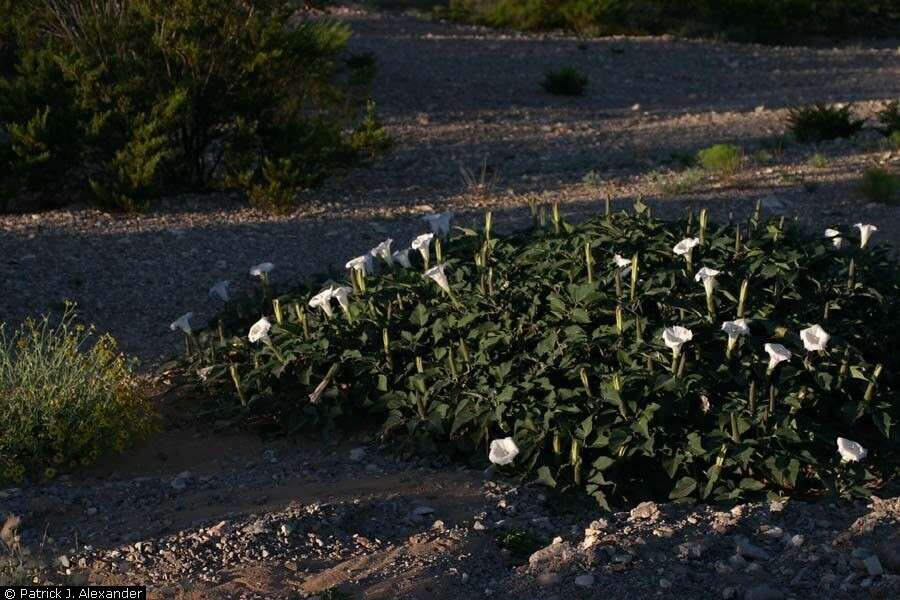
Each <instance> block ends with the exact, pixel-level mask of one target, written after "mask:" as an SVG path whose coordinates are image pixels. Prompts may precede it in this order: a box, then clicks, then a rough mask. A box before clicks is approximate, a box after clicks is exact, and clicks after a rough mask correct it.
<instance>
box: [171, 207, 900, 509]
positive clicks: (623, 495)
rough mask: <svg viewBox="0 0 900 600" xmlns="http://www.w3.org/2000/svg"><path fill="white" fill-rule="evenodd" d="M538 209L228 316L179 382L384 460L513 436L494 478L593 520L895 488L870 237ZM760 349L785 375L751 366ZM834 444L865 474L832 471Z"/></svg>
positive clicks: (878, 254) (469, 448)
mask: <svg viewBox="0 0 900 600" xmlns="http://www.w3.org/2000/svg"><path fill="white" fill-rule="evenodd" d="M540 212H541V213H542V214H543V211H540ZM551 214H552V215H553V217H552V218H551V219H550V220H549V221H548V222H547V223H546V225H543V224H542V222H543V219H540V218H538V219H536V221H537V222H536V224H535V225H534V227H532V228H531V229H529V230H527V231H523V232H520V233H516V234H513V235H509V236H496V235H494V234H492V233H491V231H490V226H489V224H490V223H491V222H492V219H490V218H487V217H486V219H485V224H486V225H485V228H484V229H481V230H476V229H467V228H456V229H455V230H454V235H452V236H448V237H447V238H445V239H443V240H442V241H438V238H433V239H430V238H428V237H427V236H425V237H420V238H417V241H416V244H415V246H417V247H418V248H419V249H420V250H419V252H416V251H415V250H412V251H410V252H408V254H406V257H407V258H408V259H409V261H408V264H409V267H408V268H403V267H402V266H401V265H402V263H401V259H402V257H403V256H404V255H403V253H402V252H401V253H400V254H396V255H394V254H391V252H390V251H391V241H390V240H388V241H386V242H385V244H383V245H380V247H378V248H376V249H373V251H372V252H371V253H370V254H366V255H365V256H363V257H359V259H355V263H352V262H351V263H350V264H351V265H352V264H357V265H358V269H359V270H357V269H356V268H353V269H352V270H351V271H349V272H348V279H349V281H348V282H347V283H340V284H335V283H328V284H326V286H327V287H326V288H325V289H324V290H322V289H321V288H319V287H318V286H315V287H302V288H300V289H296V290H293V291H290V292H283V291H282V292H279V291H278V290H275V291H274V292H273V294H274V295H275V297H274V300H273V302H272V304H271V306H272V308H269V307H268V306H267V305H266V304H265V303H262V304H261V302H262V298H265V297H271V296H269V295H268V294H266V295H264V296H260V297H258V298H255V299H249V300H247V301H244V302H234V303H232V305H229V307H228V308H227V309H226V310H225V311H224V312H223V313H222V314H221V324H222V325H221V329H217V330H215V331H208V332H207V331H204V332H201V333H200V334H199V335H198V336H197V339H196V343H195V344H194V347H195V348H196V350H195V352H194V354H193V357H192V358H191V359H190V360H188V362H187V363H186V367H187V371H186V372H187V373H189V374H193V373H195V372H196V373H198V374H199V375H200V376H202V379H203V380H204V381H205V384H206V385H207V386H208V387H209V390H210V398H211V399H212V398H214V399H215V400H211V402H215V405H214V406H215V407H217V408H218V410H219V411H222V413H223V414H226V415H228V416H229V418H232V417H235V416H241V417H243V418H245V419H246V420H247V422H248V423H252V424H253V425H254V426H259V427H265V428H267V429H271V428H276V429H280V430H283V431H303V430H314V431H321V430H323V429H325V430H327V429H328V428H329V427H347V426H352V425H353V424H354V423H367V424H371V423H373V422H378V423H380V424H381V427H382V435H383V436H384V438H385V439H390V440H392V443H395V444H401V443H405V444H407V445H409V446H413V447H416V446H418V447H425V448H440V449H441V450H443V451H444V452H447V453H448V454H450V455H455V456H468V457H473V456H475V457H479V456H480V457H481V458H480V459H479V460H481V461H484V458H483V457H484V455H485V453H486V452H487V448H488V446H489V445H493V444H494V442H497V443H498V449H501V448H499V446H500V442H498V439H499V438H506V437H510V438H512V442H513V443H514V444H515V445H516V446H517V448H518V450H519V452H518V454H517V455H513V453H512V451H511V450H510V449H509V447H508V446H509V442H503V444H504V445H505V446H506V448H504V449H502V450H505V456H506V459H505V460H504V459H503V458H502V456H503V455H504V454H503V453H502V452H501V453H499V454H497V455H496V456H497V458H496V459H495V460H496V461H497V462H498V463H499V464H506V463H507V462H509V463H510V466H509V467H502V466H501V467H500V468H502V469H511V470H512V471H511V472H518V473H519V474H521V475H522V476H523V477H525V478H528V479H537V480H538V481H540V482H542V483H543V484H545V485H550V486H556V487H557V488H559V489H583V490H586V491H587V492H588V493H590V494H591V495H593V496H594V497H595V498H596V499H597V500H598V501H599V502H601V504H604V505H605V504H607V502H609V501H611V500H615V501H627V502H631V501H634V500H637V499H641V498H648V497H655V498H670V499H673V500H679V501H687V500H688V499H693V500H713V499H718V500H727V499H735V498H740V497H746V496H748V495H753V494H755V493H757V492H759V491H761V490H768V491H769V492H771V493H773V494H793V493H799V494H822V493H826V492H829V491H841V492H844V493H864V492H865V489H866V485H868V484H872V483H875V482H879V481H882V482H883V481H889V480H890V479H891V478H892V476H894V474H896V470H897V465H898V464H900V463H898V461H897V459H898V438H897V432H896V427H895V424H896V422H897V419H898V417H900V414H898V413H900V407H898V405H897V404H896V403H895V402H894V401H893V398H894V397H895V395H896V393H897V384H896V381H897V379H896V373H897V369H898V368H900V355H898V354H897V352H896V348H897V347H898V343H900V334H898V332H897V330H896V328H893V327H884V323H886V322H891V321H892V320H893V315H895V314H897V311H898V309H900V306H898V301H900V271H898V269H897V265H896V263H895V262H893V259H891V258H890V254H889V251H888V249H886V248H885V247H884V246H882V245H878V244H877V243H876V241H875V240H869V237H870V235H871V233H872V231H871V229H869V228H861V229H860V230H861V231H865V233H866V237H865V242H864V243H863V242H862V240H861V239H860V242H859V244H857V243H856V239H858V238H856V236H855V235H854V234H853V233H852V232H851V229H850V228H849V227H848V228H847V230H846V231H844V232H842V233H840V234H839V235H840V236H841V237H842V240H843V242H842V244H835V243H834V240H833V239H826V238H822V237H816V238H811V237H807V236H806V235H804V234H803V233H802V232H800V231H799V230H797V229H795V228H792V227H790V226H789V225H786V224H785V223H784V222H783V220H781V221H778V220H773V221H771V222H768V223H763V222H761V220H760V218H759V216H758V210H757V213H756V214H755V215H754V217H753V218H752V219H751V220H750V222H747V223H744V222H742V223H737V224H734V225H716V224H713V223H709V222H708V219H706V217H705V214H704V215H701V218H699V219H691V220H688V221H685V220H681V221H672V222H663V221H659V220H656V219H653V218H651V217H650V215H649V209H648V208H647V207H646V206H644V205H643V204H640V203H639V204H637V205H636V207H635V211H634V213H625V212H622V213H612V214H609V215H608V216H603V217H599V218H595V219H593V220H590V221H587V222H585V223H584V224H581V225H579V226H577V227H576V226H572V225H570V224H568V223H566V222H565V221H564V220H563V219H562V217H561V216H560V213H559V210H558V207H554V210H552V211H551ZM446 219H447V215H444V217H443V219H441V218H437V219H432V221H431V223H432V225H433V226H434V228H435V230H436V231H437V232H438V233H440V232H446V231H449V229H450V228H449V224H448V223H446V222H442V220H443V221H445V220H446ZM876 235H877V234H876ZM683 238H687V239H683ZM836 246H841V248H840V249H838V248H836ZM688 247H693V249H692V250H691V251H690V252H687V250H686V249H687V248H688ZM678 252H681V254H678ZM389 255H390V256H393V258H392V261H393V263H392V265H391V264H388V263H387V261H386V260H384V259H382V258H373V256H374V257H384V256H389ZM426 256H427V259H426ZM623 257H626V258H623ZM340 258H341V259H342V260H341V262H343V259H344V257H340ZM376 262H377V264H376ZM426 265H428V267H429V268H428V270H426V271H425V273H424V275H423V269H425V267H426ZM701 268H705V269H717V270H719V271H720V273H719V274H718V277H717V278H715V277H714V274H713V273H711V272H710V271H709V270H703V269H701ZM376 270H377V271H378V272H377V274H376V273H375V271H376ZM704 277H705V278H707V280H708V282H707V283H706V284H704V283H703V279H702V278H704ZM331 278H332V279H333V280H335V279H340V277H339V276H338V275H337V274H335V273H332V274H331ZM444 278H446V279H444ZM709 278H712V279H711V280H710V279H709ZM323 279H324V277H323ZM714 283H715V284H714ZM335 286H341V287H335ZM707 288H708V290H709V291H708V292H707ZM275 300H277V302H275ZM260 306H262V310H263V312H264V314H265V315H266V317H265V320H263V319H260V320H259V321H257V322H256V323H255V324H253V326H252V328H251V323H252V321H253V320H255V319H256V317H255V316H254V317H253V318H250V319H248V318H247V315H248V313H249V314H253V313H252V312H251V311H252V310H253V309H256V310H257V311H258V310H259V309H260ZM326 309H327V313H326ZM256 314H259V312H257V313H256ZM241 315H244V317H243V318H242V317H241ZM736 319H746V322H732V323H731V324H730V325H729V326H727V327H729V328H731V330H733V331H732V334H731V335H732V336H733V339H734V344H733V346H731V347H730V349H729V346H728V345H727V344H726V341H727V339H728V338H727V335H726V333H727V331H728V330H726V331H723V322H731V321H734V320H736ZM814 324H818V325H820V326H821V327H822V328H823V329H824V330H825V332H827V335H828V336H830V337H826V333H825V332H818V330H817V329H815V328H813V329H809V328H810V327H811V326H812V325H814ZM676 325H677V326H680V327H684V328H687V329H689V330H690V331H691V332H692V339H690V340H689V341H687V342H684V344H683V345H681V346H679V345H678V339H673V338H672V336H673V335H674V336H676V337H678V336H681V339H686V338H687V337H689V336H688V335H687V333H686V332H683V331H681V330H671V329H669V330H667V328H672V327H673V326H676ZM740 326H746V329H743V330H742V331H738V330H739V329H742V327H740ZM808 329H809V330H808ZM248 331H250V332H251V334H250V335H249V336H248ZM664 336H666V337H664ZM810 336H811V337H810ZM251 340H252V341H251ZM667 340H668V343H667ZM766 344H780V345H783V346H784V350H789V351H790V352H791V353H792V356H791V358H790V359H789V360H787V361H786V362H782V363H780V364H774V365H771V366H770V364H771V363H770V361H771V357H767V350H766V349H765V345H766ZM810 344H812V345H810ZM807 347H809V348H811V349H809V350H807V349H805V348H807ZM818 348H823V349H818ZM770 350H772V351H773V352H782V350H781V349H780V348H770ZM838 436H840V437H846V438H850V439H852V440H854V441H856V442H859V443H860V444H862V445H863V446H865V447H866V448H867V449H868V452H869V456H868V458H867V459H866V460H865V461H863V462H852V463H842V462H841V461H840V460H839V458H838V454H837V449H836V447H835V438H836V437H838ZM510 461H511V462H510Z"/></svg>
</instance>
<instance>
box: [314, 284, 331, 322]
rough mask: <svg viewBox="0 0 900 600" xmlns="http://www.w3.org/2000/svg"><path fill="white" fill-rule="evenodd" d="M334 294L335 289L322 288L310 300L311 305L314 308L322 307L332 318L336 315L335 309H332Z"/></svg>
mask: <svg viewBox="0 0 900 600" xmlns="http://www.w3.org/2000/svg"><path fill="white" fill-rule="evenodd" d="M332 295H333V291H332V289H331V288H328V289H327V290H322V291H321V292H319V293H318V294H316V295H315V296H313V297H312V299H310V301H309V305H310V306H311V307H313V308H321V309H322V310H323V311H324V312H325V314H326V315H327V316H328V317H329V318H330V317H332V316H333V315H334V311H333V310H332V309H331V297H332Z"/></svg>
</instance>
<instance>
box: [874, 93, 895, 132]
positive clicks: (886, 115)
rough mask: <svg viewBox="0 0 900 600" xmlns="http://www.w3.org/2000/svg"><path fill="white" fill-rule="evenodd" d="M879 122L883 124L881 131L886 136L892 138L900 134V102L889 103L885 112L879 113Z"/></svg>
mask: <svg viewBox="0 0 900 600" xmlns="http://www.w3.org/2000/svg"><path fill="white" fill-rule="evenodd" d="M878 121H879V122H880V123H881V126H882V128H881V131H882V132H883V133H884V135H887V136H892V135H893V134H900V102H897V101H896V100H894V101H893V102H889V103H888V105H887V106H886V107H884V109H883V110H881V111H879V112H878Z"/></svg>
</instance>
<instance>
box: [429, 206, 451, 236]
mask: <svg viewBox="0 0 900 600" xmlns="http://www.w3.org/2000/svg"><path fill="white" fill-rule="evenodd" d="M452 218H453V211H451V210H448V211H447V212H442V213H437V214H434V215H424V216H423V217H422V220H423V221H425V222H426V223H428V228H429V229H430V230H431V233H433V234H435V235H437V236H439V237H442V238H445V237H447V235H449V233H450V219H452Z"/></svg>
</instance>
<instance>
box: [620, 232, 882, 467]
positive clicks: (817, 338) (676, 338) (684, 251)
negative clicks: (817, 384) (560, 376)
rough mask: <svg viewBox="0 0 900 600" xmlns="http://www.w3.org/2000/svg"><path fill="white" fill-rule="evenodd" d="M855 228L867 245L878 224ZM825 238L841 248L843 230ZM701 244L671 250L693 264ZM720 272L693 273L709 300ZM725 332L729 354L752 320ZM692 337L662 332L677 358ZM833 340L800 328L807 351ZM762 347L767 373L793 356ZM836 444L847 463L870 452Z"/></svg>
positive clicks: (688, 242)
mask: <svg viewBox="0 0 900 600" xmlns="http://www.w3.org/2000/svg"><path fill="white" fill-rule="evenodd" d="M855 227H856V228H857V229H859V233H860V240H859V247H860V248H866V246H868V244H869V240H870V239H871V238H872V234H873V233H875V232H876V231H878V227H876V226H875V225H867V224H863V223H857V224H856V225H855ZM825 237H826V238H828V239H830V240H831V242H832V244H833V245H834V247H835V249H837V250H840V249H841V248H843V245H844V238H843V235H842V234H841V232H840V231H838V230H836V229H826V230H825ZM699 245H700V240H699V239H698V238H685V239H683V240H681V241H680V242H678V243H677V244H676V245H675V246H674V247H673V248H672V252H673V253H675V254H676V255H678V256H683V257H685V259H686V260H687V262H688V264H690V262H691V258H692V255H693V251H694V248H696V247H697V246H699ZM614 262H615V264H616V266H617V267H619V268H622V267H624V266H626V265H627V264H630V261H628V262H626V261H625V260H624V259H622V258H621V257H620V256H619V255H616V256H615V257H614ZM721 274H722V272H721V271H717V270H716V269H712V268H709V267H703V268H701V269H700V270H699V271H697V273H696V275H695V276H694V280H695V281H697V282H700V283H702V284H703V287H704V291H705V292H706V297H707V299H708V300H709V299H711V297H712V295H713V291H714V290H715V287H716V277H717V276H719V275H721ZM722 331H724V332H725V334H726V335H727V336H728V342H727V346H726V352H727V354H728V355H729V356H730V354H731V352H732V350H733V349H734V347H735V346H736V345H737V342H738V339H739V338H741V337H743V336H749V335H750V322H749V320H747V319H735V320H734V321H725V322H724V323H722ZM693 337H694V333H693V332H692V331H691V330H690V329H687V328H686V327H681V326H678V325H675V326H672V327H666V328H665V329H664V330H663V333H662V338H663V343H664V344H665V345H666V346H667V347H668V348H669V349H671V350H672V354H673V358H677V357H678V356H679V355H680V354H681V349H682V347H683V346H684V344H686V343H688V342H690V341H691V340H692V339H693ZM830 339H831V335H830V334H829V333H828V332H827V331H825V330H824V329H823V328H822V326H821V325H811V326H810V327H807V328H806V329H803V330H802V331H800V340H801V341H802V342H803V347H804V349H805V350H807V351H808V352H824V351H825V349H826V348H827V346H828V342H829V340H830ZM763 348H764V350H765V351H766V354H768V355H769V364H768V367H767V372H768V373H769V374H772V373H773V372H774V370H775V369H776V367H778V365H779V364H780V363H782V362H785V361H789V360H790V359H791V356H792V354H791V351H790V350H788V349H787V348H786V347H784V346H783V345H782V344H776V343H767V344H765V345H764V346H763ZM837 446H838V453H839V454H840V456H841V460H842V461H844V462H855V461H860V460H862V459H864V458H865V457H866V455H867V453H868V452H867V451H866V449H865V448H863V447H862V446H861V445H859V444H858V443H856V442H854V441H851V440H848V439H846V438H842V437H839V438H837Z"/></svg>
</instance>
